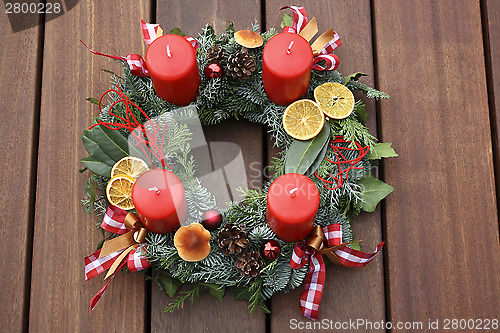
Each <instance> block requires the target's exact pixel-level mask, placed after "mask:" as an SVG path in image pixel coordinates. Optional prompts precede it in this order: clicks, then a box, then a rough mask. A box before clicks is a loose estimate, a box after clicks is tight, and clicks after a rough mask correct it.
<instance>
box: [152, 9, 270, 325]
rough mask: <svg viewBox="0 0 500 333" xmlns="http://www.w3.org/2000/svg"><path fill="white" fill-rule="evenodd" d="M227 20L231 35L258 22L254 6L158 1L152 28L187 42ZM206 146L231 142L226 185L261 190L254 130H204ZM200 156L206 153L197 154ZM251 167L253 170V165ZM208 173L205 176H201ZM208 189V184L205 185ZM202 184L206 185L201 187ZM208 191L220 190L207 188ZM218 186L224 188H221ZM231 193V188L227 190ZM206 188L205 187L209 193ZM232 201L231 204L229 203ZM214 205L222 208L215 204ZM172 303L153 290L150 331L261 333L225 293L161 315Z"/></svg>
mask: <svg viewBox="0 0 500 333" xmlns="http://www.w3.org/2000/svg"><path fill="white" fill-rule="evenodd" d="M228 20H230V21H232V22H234V25H235V28H236V30H239V29H247V28H249V27H250V26H251V24H252V23H254V22H255V21H256V20H257V22H260V1H256V0H252V1H242V0H238V1H231V2H228V1H217V0H211V1H201V0H196V1H187V2H186V1H166V0H165V1H164V0H159V1H158V2H157V22H158V23H160V24H162V27H163V29H164V30H165V31H170V30H171V29H172V28H174V27H179V28H181V30H182V31H183V32H184V33H185V34H187V35H190V36H193V37H196V35H197V34H198V33H199V32H200V31H201V29H202V28H204V27H205V25H206V24H207V23H210V24H212V25H213V26H214V28H215V30H216V32H217V33H221V32H223V31H225V29H226V28H227V24H228ZM204 131H205V138H206V140H207V142H209V144H210V143H214V142H232V143H234V144H236V145H237V146H239V147H240V148H241V152H242V156H243V160H244V165H245V166H244V168H243V167H242V166H241V167H240V168H236V169H231V170H229V172H227V173H226V176H228V177H226V179H227V180H228V183H229V184H234V183H237V182H238V180H241V179H242V178H243V179H244V175H245V174H246V176H247V177H246V179H247V181H248V183H249V184H251V185H253V186H254V187H260V186H261V184H262V175H261V174H258V173H256V171H255V168H252V165H253V166H255V165H259V167H258V169H259V170H260V169H261V166H262V157H263V155H262V150H263V149H262V148H263V140H262V136H263V134H262V133H263V132H262V128H261V126H260V125H258V124H253V123H249V122H247V121H241V120H240V121H236V120H226V121H224V122H223V123H222V124H218V125H215V126H207V127H205V129H204ZM202 154H205V156H206V154H207V153H206V152H204V153H203V152H202ZM210 155H211V157H212V159H213V161H212V166H210V165H202V166H201V167H202V168H203V171H204V172H203V174H206V173H207V171H210V168H211V167H215V168H216V169H217V168H219V167H220V164H225V161H226V160H227V159H231V158H232V156H233V153H232V152H231V153H229V152H227V153H225V152H224V151H220V150H219V151H218V150H217V149H211V151H210ZM255 163H257V164H255ZM207 169H209V170H207ZM208 183H210V180H209V179H208ZM205 184H207V183H205ZM209 185H212V186H213V188H214V189H216V188H220V187H221V184H209ZM222 185H224V184H222ZM229 187H231V188H232V189H233V190H234V186H228V188H229ZM209 188H210V187H209ZM234 199H237V198H234ZM219 204H222V203H220V202H219ZM186 288H187V289H189V287H184V288H183V290H185V289H186ZM171 301H172V299H171V298H169V297H168V296H167V295H166V294H165V293H164V292H161V291H159V290H157V288H156V287H155V286H153V290H152V304H151V317H152V319H151V331H152V332H165V331H168V332H170V331H183V332H237V331H241V332H262V331H264V330H265V318H264V316H263V315H262V314H261V313H259V312H258V311H257V313H255V314H254V315H253V316H250V315H249V314H248V309H247V306H248V303H247V302H241V301H235V300H234V299H233V297H232V295H231V293H227V295H226V296H225V297H224V302H223V303H221V302H219V301H218V300H216V299H215V298H213V297H212V296H210V295H209V294H208V293H202V294H201V296H200V298H199V299H198V300H196V301H195V303H194V304H191V303H190V302H188V303H186V304H185V306H184V308H183V309H182V310H180V311H177V312H174V313H171V314H170V313H168V314H167V313H164V312H163V309H164V308H165V307H166V306H167V305H168V304H169V303H170V302H171Z"/></svg>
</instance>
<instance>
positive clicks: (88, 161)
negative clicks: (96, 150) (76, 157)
mask: <svg viewBox="0 0 500 333" xmlns="http://www.w3.org/2000/svg"><path fill="white" fill-rule="evenodd" d="M82 164H83V165H84V166H85V167H87V168H88V169H89V170H90V171H92V172H93V173H95V174H98V175H100V176H103V177H107V178H111V167H110V166H109V165H107V164H106V163H104V162H101V161H99V160H97V159H96V158H94V157H93V156H87V157H84V158H82Z"/></svg>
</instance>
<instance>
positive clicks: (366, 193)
mask: <svg viewBox="0 0 500 333" xmlns="http://www.w3.org/2000/svg"><path fill="white" fill-rule="evenodd" d="M358 185H360V186H361V193H362V194H363V200H364V202H363V203H362V204H361V209H363V210H364V211H365V212H373V211H374V210H375V208H376V207H377V204H378V203H379V202H380V200H382V199H384V198H385V197H386V196H388V195H389V194H390V193H391V192H392V191H394V187H392V186H391V185H389V184H386V183H384V182H383V181H381V180H380V179H377V178H375V177H373V176H371V175H368V176H365V177H363V178H361V179H360V180H359V181H358Z"/></svg>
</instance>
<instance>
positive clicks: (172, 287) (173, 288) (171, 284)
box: [156, 273, 182, 297]
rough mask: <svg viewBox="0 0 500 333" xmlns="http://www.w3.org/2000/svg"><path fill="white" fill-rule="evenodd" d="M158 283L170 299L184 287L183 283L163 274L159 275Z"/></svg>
mask: <svg viewBox="0 0 500 333" xmlns="http://www.w3.org/2000/svg"><path fill="white" fill-rule="evenodd" d="M156 281H157V282H158V283H159V285H160V287H161V288H162V289H163V290H165V292H166V293H167V294H168V296H170V297H174V295H175V293H176V292H177V289H179V287H180V286H182V282H181V281H179V280H178V279H175V278H173V277H171V276H169V275H167V274H163V273H160V274H158V276H157V277H156Z"/></svg>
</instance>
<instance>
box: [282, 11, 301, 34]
mask: <svg viewBox="0 0 500 333" xmlns="http://www.w3.org/2000/svg"><path fill="white" fill-rule="evenodd" d="M283 9H291V10H292V15H293V21H292V26H291V27H284V28H283V32H292V33H296V34H298V33H300V32H301V31H302V29H304V27H305V26H306V25H307V13H306V9H305V8H304V7H298V6H285V7H281V8H280V10H283Z"/></svg>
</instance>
